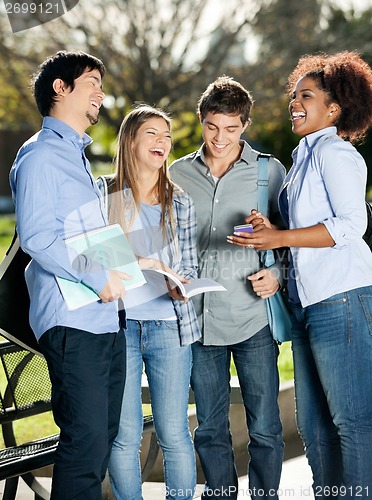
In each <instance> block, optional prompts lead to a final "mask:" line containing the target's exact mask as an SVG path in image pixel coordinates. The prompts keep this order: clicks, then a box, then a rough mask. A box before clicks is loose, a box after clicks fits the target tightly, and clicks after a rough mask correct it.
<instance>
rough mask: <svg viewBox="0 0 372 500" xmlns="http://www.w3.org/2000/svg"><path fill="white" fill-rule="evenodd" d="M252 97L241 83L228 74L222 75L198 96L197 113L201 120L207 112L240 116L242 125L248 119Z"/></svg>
mask: <svg viewBox="0 0 372 500" xmlns="http://www.w3.org/2000/svg"><path fill="white" fill-rule="evenodd" d="M252 106H253V99H252V96H251V94H250V92H249V91H248V90H246V89H245V88H244V87H243V85H241V84H240V83H239V82H237V81H235V80H234V79H233V78H231V77H230V76H226V75H222V76H219V77H218V78H217V80H215V81H214V82H212V83H210V84H209V85H208V87H207V88H206V90H205V91H204V92H203V94H202V95H201V96H200V99H199V101H198V106H197V113H198V115H200V116H201V120H202V121H203V120H204V118H205V117H206V115H207V114H208V113H213V114H216V113H221V114H223V115H233V116H238V115H239V116H240V120H241V122H242V124H243V125H245V124H246V123H247V122H248V121H249V119H250V118H249V115H250V112H251V109H252Z"/></svg>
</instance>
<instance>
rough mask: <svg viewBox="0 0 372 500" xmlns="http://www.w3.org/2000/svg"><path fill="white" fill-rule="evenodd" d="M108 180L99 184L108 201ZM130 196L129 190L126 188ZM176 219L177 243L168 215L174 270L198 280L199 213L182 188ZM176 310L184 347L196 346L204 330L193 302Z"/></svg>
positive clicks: (176, 198)
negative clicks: (197, 244)
mask: <svg viewBox="0 0 372 500" xmlns="http://www.w3.org/2000/svg"><path fill="white" fill-rule="evenodd" d="M104 182H106V183H107V179H105V177H104V176H100V177H99V178H98V179H97V184H98V187H99V189H100V191H101V192H102V193H103V195H104V196H105V197H106V196H107V195H108V194H109V189H108V187H107V185H104ZM125 189H126V191H127V193H126V195H127V196H130V195H131V193H130V194H129V193H128V192H129V191H130V190H129V189H128V188H125ZM172 208H173V219H174V222H175V227H176V239H175V238H174V236H173V233H172V228H171V223H170V218H169V214H166V217H165V224H166V230H167V239H168V242H169V246H170V248H171V254H172V255H171V260H172V265H171V267H172V269H173V270H174V271H175V272H176V273H177V274H180V275H181V276H184V277H185V278H197V277H198V257H197V250H196V240H197V226H196V210H195V205H194V203H193V201H192V199H191V197H190V196H189V195H188V194H187V193H186V192H184V191H182V190H181V189H180V188H177V187H175V189H174V192H173V200H172ZM172 301H173V306H174V310H175V313H176V316H177V319H178V322H179V334H180V343H181V345H188V344H192V343H193V342H195V341H196V340H198V339H199V338H200V337H201V332H200V327H199V324H198V320H197V316H196V313H195V309H194V304H193V302H192V300H189V301H188V302H183V301H181V300H174V299H172Z"/></svg>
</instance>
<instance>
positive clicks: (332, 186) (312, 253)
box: [235, 52, 372, 499]
mask: <svg viewBox="0 0 372 500" xmlns="http://www.w3.org/2000/svg"><path fill="white" fill-rule="evenodd" d="M288 92H289V95H290V103H289V113H290V118H291V121H292V130H293V132H294V133H295V134H297V135H299V136H300V137H301V140H300V143H299V145H298V147H297V148H296V149H295V150H294V152H293V166H292V168H291V170H290V171H289V173H288V175H287V176H286V178H285V180H284V182H283V186H282V189H281V192H280V194H279V203H280V210H281V214H282V217H283V220H285V221H286V222H287V227H288V229H287V230H275V229H274V228H272V227H271V226H269V222H268V221H267V219H265V218H263V217H262V216H261V215H258V216H257V214H255V215H252V216H250V217H249V218H247V222H252V220H253V225H254V226H255V229H254V233H251V234H249V233H247V235H246V237H245V238H244V239H243V238H242V237H240V238H238V237H235V243H236V244H244V245H246V244H247V243H249V244H252V245H254V247H255V248H256V249H258V250H264V249H269V248H279V247H285V246H287V247H290V254H291V262H290V266H289V277H288V294H289V298H290V301H291V305H292V309H293V331H292V339H293V342H292V349H293V357H294V373H295V393H296V411H297V425H298V429H299V432H300V435H301V438H302V440H303V442H304V446H305V450H306V456H307V459H308V461H309V464H310V466H311V469H312V473H313V489H314V494H315V497H316V498H324V499H325V498H328V499H329V498H347V499H356V498H358V499H367V498H370V497H371V496H372V454H371V449H372V286H371V285H372V253H371V250H370V249H369V247H368V246H367V244H366V243H365V242H364V240H363V234H364V232H365V229H366V225H367V214H366V207H365V191H366V181H367V167H366V164H365V162H364V160H363V158H362V156H361V155H360V154H359V153H358V151H357V150H356V149H355V147H354V146H353V145H352V144H353V143H357V142H360V141H361V140H362V139H363V138H364V137H365V134H366V132H367V130H368V128H369V127H370V126H371V123H372V71H371V68H370V67H369V66H368V64H367V63H366V62H365V61H363V60H362V59H361V58H360V57H359V56H358V55H357V54H356V53H354V52H342V53H338V54H335V55H315V56H304V57H302V58H301V59H300V60H299V62H298V64H297V66H296V68H295V69H294V71H293V72H292V73H291V75H290V76H289V79H288ZM247 239H249V242H247Z"/></svg>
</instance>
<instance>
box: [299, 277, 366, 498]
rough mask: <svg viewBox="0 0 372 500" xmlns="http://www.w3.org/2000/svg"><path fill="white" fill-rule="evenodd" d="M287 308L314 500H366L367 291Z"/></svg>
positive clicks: (300, 426)
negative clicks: (337, 499) (291, 331)
mask: <svg viewBox="0 0 372 500" xmlns="http://www.w3.org/2000/svg"><path fill="white" fill-rule="evenodd" d="M292 307H293V311H294V319H293V343H292V349H293V356H294V369H295V392H296V410H297V425H298V429H299V433H300V435H301V438H302V440H303V442H304V445H305V449H306V456H307V459H308V461H309V464H310V466H311V469H312V473H313V489H314V494H315V498H317V499H318V498H319V499H326V498H327V499H329V498H340V499H341V498H342V499H354V498H355V499H358V500H364V499H367V498H371V497H372V453H371V450H372V286H370V287H364V288H359V289H356V290H351V291H348V292H345V293H340V294H337V295H334V296H333V297H330V298H328V299H326V300H323V301H322V302H319V303H318V304H314V305H311V306H308V307H306V308H304V309H303V308H302V307H301V306H299V305H292Z"/></svg>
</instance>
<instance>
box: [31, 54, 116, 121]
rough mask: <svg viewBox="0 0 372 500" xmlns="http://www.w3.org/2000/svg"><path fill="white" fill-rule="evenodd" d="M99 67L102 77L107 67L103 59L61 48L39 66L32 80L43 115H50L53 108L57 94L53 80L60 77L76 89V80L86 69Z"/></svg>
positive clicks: (36, 99) (33, 90) (91, 69)
mask: <svg viewBox="0 0 372 500" xmlns="http://www.w3.org/2000/svg"><path fill="white" fill-rule="evenodd" d="M94 69H97V70H98V71H99V72H100V74H101V77H103V76H104V74H105V72H106V69H105V66H104V64H103V62H102V61H100V60H99V59H97V58H96V57H94V56H91V55H90V54H86V53H85V52H68V51H66V50H61V51H59V52H57V53H56V54H54V55H52V56H50V57H48V58H47V59H46V60H45V61H44V62H43V63H42V64H41V65H40V66H39V68H38V70H37V71H36V73H35V74H34V75H33V77H32V80H31V86H32V92H33V95H34V97H35V101H36V104H37V108H38V110H39V112H40V114H41V116H48V115H49V113H50V110H51V109H52V108H53V106H54V103H55V100H56V96H57V94H56V93H55V92H54V90H53V82H54V80H55V79H56V78H60V79H61V80H63V82H64V83H65V84H66V85H67V86H68V87H70V88H71V90H73V89H74V82H75V80H76V79H77V78H79V76H81V75H82V74H83V73H84V72H85V71H87V70H88V71H93V70H94Z"/></svg>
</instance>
